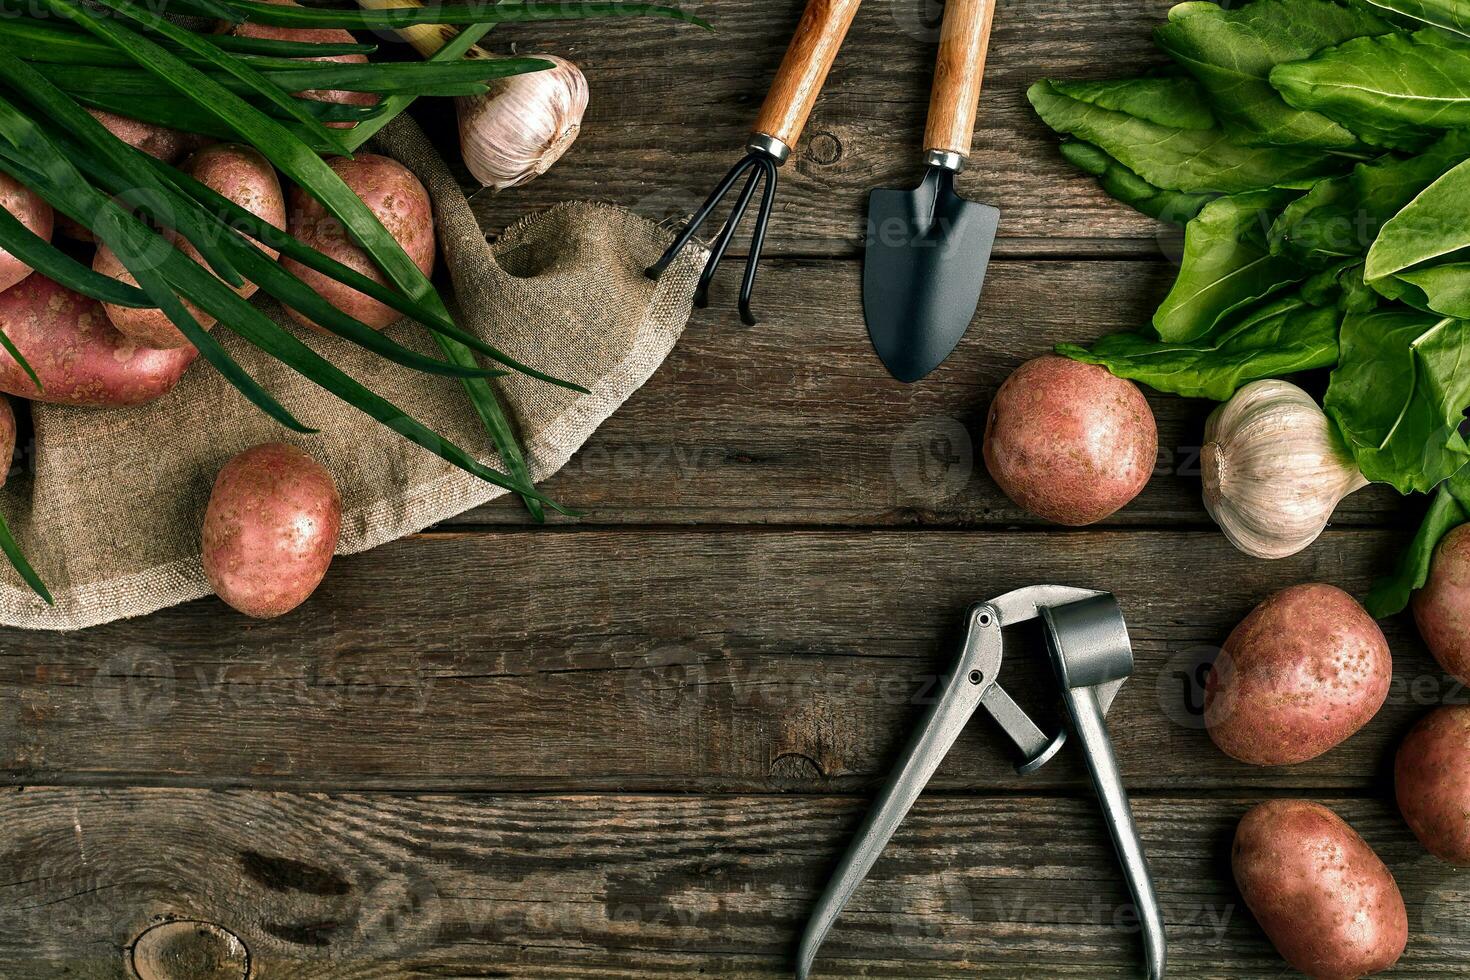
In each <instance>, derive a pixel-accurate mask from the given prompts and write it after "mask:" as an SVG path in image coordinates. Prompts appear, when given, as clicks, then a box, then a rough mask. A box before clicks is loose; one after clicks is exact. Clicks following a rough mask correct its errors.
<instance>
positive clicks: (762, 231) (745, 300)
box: [740, 157, 780, 327]
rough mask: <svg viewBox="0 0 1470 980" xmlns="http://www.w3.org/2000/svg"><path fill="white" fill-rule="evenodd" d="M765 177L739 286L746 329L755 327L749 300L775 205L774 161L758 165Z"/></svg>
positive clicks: (775, 170)
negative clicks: (758, 209)
mask: <svg viewBox="0 0 1470 980" xmlns="http://www.w3.org/2000/svg"><path fill="white" fill-rule="evenodd" d="M759 166H760V169H761V171H762V172H763V173H764V174H765V175H766V187H765V193H764V194H763V195H762V196H761V209H760V213H759V214H758V215H757V216H756V219H755V233H754V234H753V235H751V238H750V257H749V258H748V259H746V260H745V280H744V281H743V282H742V283H741V284H740V319H741V320H742V321H743V322H744V323H745V325H746V326H747V327H753V326H755V325H756V322H757V321H756V318H755V314H754V313H752V312H750V300H751V297H752V296H753V295H754V294H755V274H756V270H757V269H758V268H759V267H760V262H761V249H763V248H765V245H766V226H767V225H769V224H770V223H771V210H772V208H773V207H774V206H775V203H776V181H777V179H778V178H779V173H780V172H779V171H778V170H777V169H776V161H774V160H772V159H770V158H769V157H766V158H764V159H762V160H761V161H760V163H759Z"/></svg>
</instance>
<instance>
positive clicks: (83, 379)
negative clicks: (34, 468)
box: [0, 272, 199, 408]
mask: <svg viewBox="0 0 1470 980" xmlns="http://www.w3.org/2000/svg"><path fill="white" fill-rule="evenodd" d="M0 329H3V330H4V331H5V333H6V334H7V335H8V336H9V337H10V339H11V341H12V342H14V344H15V346H16V348H17V349H18V350H19V351H20V352H21V354H22V355H23V356H24V357H25V359H26V360H27V361H28V362H29V363H30V365H31V367H32V368H33V369H35V372H36V375H37V377H39V378H40V379H41V384H42V386H43V387H44V389H45V390H43V391H38V390H37V389H36V385H35V383H34V382H33V381H31V379H30V376H29V375H27V374H26V373H25V370H24V369H23V368H22V367H21V366H20V365H19V364H18V363H16V361H15V359H14V358H13V357H11V356H10V354H9V352H7V351H4V350H0V391H3V392H5V393H7V394H11V395H16V396H18V397H21V398H28V399H30V400H31V401H38V402H51V403H54V404H57V405H87V406H91V407H94V408H119V407H122V406H125V405H141V404H143V403H145V402H150V401H153V400H154V399H156V398H161V397H163V396H164V395H166V394H168V393H169V392H170V391H173V389H174V386H175V385H177V384H178V383H179V379H180V378H182V377H183V376H184V372H185V371H187V370H188V369H189V365H191V364H193V363H194V360H195V358H197V357H198V356H199V352H198V351H196V350H195V349H194V348H193V347H183V348H179V349H176V350H156V349H154V348H151V347H141V346H139V345H138V344H137V343H136V342H135V341H132V340H129V339H128V338H127V337H124V336H123V335H122V334H120V333H118V332H117V330H115V329H114V328H113V326H112V324H111V323H110V322H109V321H108V319H107V314H106V313H105V312H103V309H102V304H101V303H98V302H97V301H96V300H92V299H88V298H87V297H85V296H82V295H81V294H80V293H74V292H72V291H71V290H69V289H67V288H66V287H64V286H62V285H60V284H58V283H56V282H54V281H52V280H50V279H47V278H46V277H45V276H43V275H41V274H40V273H39V272H37V273H32V274H31V275H29V276H27V277H26V278H25V280H24V281H23V282H21V283H20V284H19V285H18V286H12V287H11V288H9V289H7V290H6V291H5V292H3V293H0Z"/></svg>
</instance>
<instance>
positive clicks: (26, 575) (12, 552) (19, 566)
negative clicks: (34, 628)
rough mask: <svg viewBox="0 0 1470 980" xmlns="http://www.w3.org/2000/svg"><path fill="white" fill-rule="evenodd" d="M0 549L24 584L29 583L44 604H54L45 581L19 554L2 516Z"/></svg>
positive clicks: (0, 520) (0, 518)
mask: <svg viewBox="0 0 1470 980" xmlns="http://www.w3.org/2000/svg"><path fill="white" fill-rule="evenodd" d="M0 551H4V552H5V557H6V558H8V559H10V564H11V567H13V568H14V569H15V570H16V571H17V572H19V573H20V577H21V578H23V579H25V583H26V585H29V586H30V587H31V590H32V591H33V592H35V593H36V595H38V596H40V597H41V598H42V599H45V600H46V605H48V606H54V605H56V600H55V599H53V598H51V592H50V590H48V589H47V588H46V583H45V582H42V581H41V576H39V575H37V574H36V570H35V569H34V568H32V567H31V563H30V562H28V561H26V556H25V555H23V554H21V551H20V545H18V544H16V542H15V537H14V535H12V534H11V533H10V525H9V524H6V523H5V518H4V517H0Z"/></svg>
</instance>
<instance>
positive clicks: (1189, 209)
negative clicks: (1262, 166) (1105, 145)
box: [1061, 140, 1216, 225]
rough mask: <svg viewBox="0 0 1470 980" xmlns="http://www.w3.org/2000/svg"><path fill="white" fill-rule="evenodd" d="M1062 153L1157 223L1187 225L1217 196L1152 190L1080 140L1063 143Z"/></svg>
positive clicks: (1072, 162) (1149, 185) (1108, 191)
mask: <svg viewBox="0 0 1470 980" xmlns="http://www.w3.org/2000/svg"><path fill="white" fill-rule="evenodd" d="M1061 151H1062V156H1063V158H1065V159H1066V160H1067V162H1069V163H1071V164H1072V165H1073V166H1074V167H1077V168H1078V169H1079V170H1084V171H1086V172H1087V173H1090V174H1092V175H1093V176H1094V177H1096V178H1097V183H1098V186H1100V187H1101V188H1102V189H1103V190H1104V191H1106V192H1107V193H1108V194H1110V195H1111V196H1112V197H1114V198H1116V199H1117V200H1119V201H1122V202H1123V203H1124V204H1127V205H1129V206H1130V207H1133V208H1136V209H1137V210H1139V211H1142V212H1143V213H1144V214H1146V215H1148V216H1149V217H1151V218H1158V219H1159V220H1160V221H1169V222H1173V223H1174V224H1177V225H1182V224H1187V223H1188V222H1189V221H1190V219H1192V218H1193V217H1194V216H1195V215H1197V214H1199V212H1200V209H1201V208H1203V207H1204V206H1205V205H1206V204H1208V203H1210V202H1211V201H1213V200H1214V199H1215V197H1216V195H1214V194H1185V193H1183V192H1182V191H1166V190H1163V189H1162V188H1158V187H1155V186H1154V185H1153V184H1150V183H1149V182H1148V181H1146V180H1144V179H1143V178H1142V177H1140V176H1138V174H1136V173H1134V172H1133V171H1131V170H1129V169H1128V168H1127V167H1125V166H1123V165H1122V164H1121V163H1119V162H1118V161H1117V160H1114V159H1113V158H1112V157H1110V156H1108V155H1107V154H1106V153H1104V152H1103V151H1102V150H1101V149H1099V148H1098V147H1096V146H1093V145H1092V144H1091V143H1085V142H1083V141H1082V140H1066V141H1064V142H1063V143H1062V147H1061Z"/></svg>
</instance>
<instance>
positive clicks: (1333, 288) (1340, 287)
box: [1302, 259, 1383, 313]
mask: <svg viewBox="0 0 1470 980" xmlns="http://www.w3.org/2000/svg"><path fill="white" fill-rule="evenodd" d="M1302 297H1303V298H1304V299H1306V301H1307V302H1309V303H1311V304H1312V305H1313V306H1335V307H1337V308H1338V309H1339V310H1342V311H1343V312H1344V313H1367V312H1369V311H1370V310H1375V309H1377V308H1378V305H1379V304H1380V303H1381V302H1382V301H1383V298H1382V297H1381V296H1379V295H1378V293H1377V292H1376V291H1374V290H1373V289H1371V288H1370V287H1369V286H1368V284H1367V283H1365V282H1363V263H1362V262H1357V261H1354V260H1352V259H1348V260H1347V261H1345V262H1342V263H1340V264H1338V265H1336V266H1334V267H1332V268H1331V269H1323V270H1322V271H1321V272H1318V273H1316V274H1314V275H1313V276H1312V277H1311V278H1310V279H1307V280H1306V281H1305V282H1303V283H1302Z"/></svg>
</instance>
